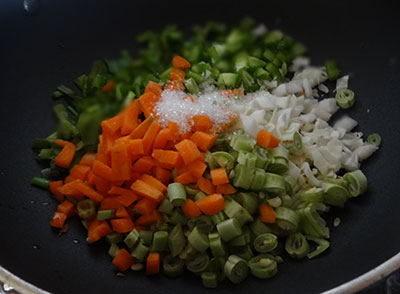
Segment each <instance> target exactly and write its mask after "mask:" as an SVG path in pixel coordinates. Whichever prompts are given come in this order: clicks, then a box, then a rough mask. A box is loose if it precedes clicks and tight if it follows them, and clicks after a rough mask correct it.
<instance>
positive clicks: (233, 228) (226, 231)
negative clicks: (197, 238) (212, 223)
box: [217, 218, 242, 242]
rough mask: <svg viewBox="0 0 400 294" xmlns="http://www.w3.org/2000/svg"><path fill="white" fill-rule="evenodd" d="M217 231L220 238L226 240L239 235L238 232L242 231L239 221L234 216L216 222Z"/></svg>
mask: <svg viewBox="0 0 400 294" xmlns="http://www.w3.org/2000/svg"><path fill="white" fill-rule="evenodd" d="M217 231H218V233H219V235H220V236H221V238H222V240H224V241H226V242H228V241H229V240H232V239H233V238H235V237H237V236H240V234H241V233H242V229H241V226H240V223H239V222H238V220H237V219H235V218H230V219H227V220H224V221H223V222H220V223H219V224H217Z"/></svg>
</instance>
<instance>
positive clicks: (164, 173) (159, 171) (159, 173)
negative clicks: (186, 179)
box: [155, 166, 171, 185]
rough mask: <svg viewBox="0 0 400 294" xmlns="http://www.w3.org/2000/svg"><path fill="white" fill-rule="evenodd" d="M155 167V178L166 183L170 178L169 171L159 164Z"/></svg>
mask: <svg viewBox="0 0 400 294" xmlns="http://www.w3.org/2000/svg"><path fill="white" fill-rule="evenodd" d="M155 169H156V171H155V176H156V179H157V180H159V181H160V182H162V183H163V184H164V185H167V184H168V182H169V180H170V179H171V172H170V171H169V170H167V169H165V168H162V167H159V166H156V167H155Z"/></svg>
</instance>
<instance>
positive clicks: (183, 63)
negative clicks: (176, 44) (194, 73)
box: [172, 55, 192, 69]
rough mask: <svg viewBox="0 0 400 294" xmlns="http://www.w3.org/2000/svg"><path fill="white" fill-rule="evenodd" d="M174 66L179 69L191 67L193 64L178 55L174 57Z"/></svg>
mask: <svg viewBox="0 0 400 294" xmlns="http://www.w3.org/2000/svg"><path fill="white" fill-rule="evenodd" d="M172 66H173V67H175V68H179V69H187V68H190V67H191V66H192V65H191V64H190V62H189V61H187V60H186V59H185V58H183V57H181V56H178V55H176V56H174V58H173V59H172Z"/></svg>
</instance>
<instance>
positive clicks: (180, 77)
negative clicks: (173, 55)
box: [169, 68, 186, 83]
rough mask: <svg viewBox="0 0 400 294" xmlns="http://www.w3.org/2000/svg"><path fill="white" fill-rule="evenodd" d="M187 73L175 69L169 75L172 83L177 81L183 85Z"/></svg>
mask: <svg viewBox="0 0 400 294" xmlns="http://www.w3.org/2000/svg"><path fill="white" fill-rule="evenodd" d="M185 76H186V74H185V72H184V71H183V70H181V69H178V68H173V69H172V70H171V72H170V73H169V77H170V79H171V80H172V81H177V82H179V83H183V82H184V81H185Z"/></svg>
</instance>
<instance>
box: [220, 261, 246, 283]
mask: <svg viewBox="0 0 400 294" xmlns="http://www.w3.org/2000/svg"><path fill="white" fill-rule="evenodd" d="M224 271H225V275H226V277H227V278H228V279H229V280H231V282H232V283H234V284H238V283H240V282H242V281H243V280H244V279H245V278H247V275H248V272H249V268H248V266H247V262H246V261H245V260H243V259H242V258H240V257H238V256H236V255H231V256H229V257H228V259H227V261H226V262H225V266H224Z"/></svg>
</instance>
